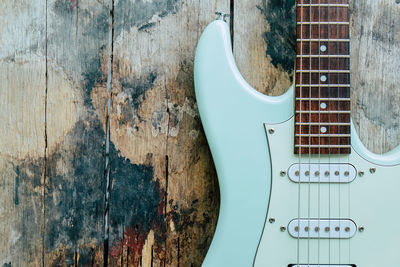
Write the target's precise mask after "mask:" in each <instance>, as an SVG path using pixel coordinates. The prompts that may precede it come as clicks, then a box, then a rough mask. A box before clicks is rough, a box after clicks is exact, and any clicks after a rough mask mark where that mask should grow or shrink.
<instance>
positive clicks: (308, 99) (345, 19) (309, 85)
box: [294, 0, 351, 155]
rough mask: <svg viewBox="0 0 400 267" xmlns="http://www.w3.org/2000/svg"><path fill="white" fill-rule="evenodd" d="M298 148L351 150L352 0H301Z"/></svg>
mask: <svg viewBox="0 0 400 267" xmlns="http://www.w3.org/2000/svg"><path fill="white" fill-rule="evenodd" d="M295 91H296V92H295V96H296V101H295V103H296V105H295V108H296V110H295V123H296V125H295V142H294V143H295V149H294V152H295V153H296V154H307V155H308V154H349V153H350V151H351V149H350V145H351V143H350V140H351V139H350V39H349V0H297V58H296V90H295Z"/></svg>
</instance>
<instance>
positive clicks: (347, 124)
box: [296, 122, 351, 126]
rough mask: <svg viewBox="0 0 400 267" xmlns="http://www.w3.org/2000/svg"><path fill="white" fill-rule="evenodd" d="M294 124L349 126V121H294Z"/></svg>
mask: <svg viewBox="0 0 400 267" xmlns="http://www.w3.org/2000/svg"><path fill="white" fill-rule="evenodd" d="M296 125H300V126H302V125H306V126H315V125H320V126H325V125H326V126H350V125H351V123H350V122H296Z"/></svg>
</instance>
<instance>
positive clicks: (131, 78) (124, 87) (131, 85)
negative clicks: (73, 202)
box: [109, 0, 227, 266]
mask: <svg viewBox="0 0 400 267" xmlns="http://www.w3.org/2000/svg"><path fill="white" fill-rule="evenodd" d="M216 5H217V3H216V1H214V0H209V1H202V2H201V3H200V2H198V1H185V2H181V1H153V2H151V1H150V2H135V3H131V2H130V1H119V2H118V3H117V4H116V6H115V8H114V29H115V32H114V51H113V55H114V56H113V77H112V79H113V83H112V92H111V99H112V107H111V110H110V121H111V123H110V126H111V128H110V129H111V133H110V136H111V142H112V144H113V150H112V152H111V155H110V156H111V157H112V161H111V174H112V175H111V177H112V178H111V179H112V182H111V184H112V187H111V192H110V240H109V245H110V263H111V265H113V266H117V265H119V264H123V265H125V264H128V265H132V266H140V265H143V266H200V264H201V262H202V258H203V257H204V255H205V253H206V251H207V248H208V245H209V243H210V241H211V234H210V233H212V232H213V230H214V227H215V224H216V219H217V216H216V215H217V213H216V212H217V210H218V189H217V186H216V176H215V173H214V167H213V164H212V160H211V159H210V155H209V150H208V146H207V143H206V141H205V138H204V134H203V133H202V130H201V124H200V120H199V115H198V111H197V107H196V103H195V97H194V90H193V59H194V51H195V50H194V48H195V46H196V43H197V41H198V38H199V37H200V34H201V32H202V30H203V29H204V27H205V26H206V25H207V23H208V22H210V21H211V20H212V19H213V18H214V13H215V11H216V7H217V6H216ZM223 7H224V4H221V3H220V4H219V6H218V8H219V9H220V8H223ZM226 7H227V2H226V1H225V8H224V9H225V10H226Z"/></svg>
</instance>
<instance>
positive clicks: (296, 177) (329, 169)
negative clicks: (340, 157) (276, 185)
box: [288, 163, 357, 183]
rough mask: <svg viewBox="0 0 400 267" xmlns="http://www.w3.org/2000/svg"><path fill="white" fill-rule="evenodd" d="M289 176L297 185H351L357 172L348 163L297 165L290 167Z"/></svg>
mask: <svg viewBox="0 0 400 267" xmlns="http://www.w3.org/2000/svg"><path fill="white" fill-rule="evenodd" d="M288 176H289V179H290V180H291V181H293V182H295V183H350V182H352V181H353V180H354V179H355V178H356V176H357V170H356V168H355V167H354V166H353V165H351V164H348V163H342V164H341V163H335V164H333V163H296V164H293V165H291V166H290V167H289V170H288Z"/></svg>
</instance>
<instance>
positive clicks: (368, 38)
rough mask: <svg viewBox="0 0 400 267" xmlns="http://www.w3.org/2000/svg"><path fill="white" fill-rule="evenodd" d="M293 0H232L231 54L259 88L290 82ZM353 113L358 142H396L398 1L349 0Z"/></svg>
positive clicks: (281, 88) (382, 147)
mask: <svg viewBox="0 0 400 267" xmlns="http://www.w3.org/2000/svg"><path fill="white" fill-rule="evenodd" d="M294 3H295V1H294V0H293V1H268V0H258V1H255V2H252V1H235V12H234V14H235V16H234V29H235V31H234V55H235V59H236V62H237V64H238V68H239V69H240V71H241V72H242V74H243V76H244V78H245V79H247V81H248V82H249V83H250V84H251V85H253V86H254V87H255V88H256V89H257V90H259V91H260V92H263V93H267V94H269V95H280V94H282V93H283V92H285V91H286V90H287V89H288V88H289V86H290V85H291V84H292V77H293V72H292V70H293V69H294V55H295V54H294V44H295V35H294V34H295V32H294V31H295V16H294V11H295V7H294ZM350 6H351V7H352V8H351V13H352V14H351V16H352V21H351V34H350V35H351V85H352V119H353V122H354V123H355V126H356V129H357V132H358V134H359V135H360V138H361V140H362V142H363V143H364V144H365V145H366V147H367V148H369V149H371V150H372V151H374V152H376V153H383V152H386V151H389V150H390V149H392V148H394V147H395V146H396V145H398V144H399V143H400V124H399V120H398V117H399V115H400V105H398V103H399V101H400V88H399V86H398V83H399V81H400V80H399V76H398V75H397V73H396V72H395V71H393V70H396V69H399V67H400V61H398V60H397V58H398V55H399V54H400V47H399V46H398V43H399V40H400V35H399V34H398V33H399V32H400V31H399V27H400V26H399V25H398V23H396V21H398V20H399V18H400V11H399V8H398V3H396V1H385V0H379V1H372V0H364V1H351V2H350Z"/></svg>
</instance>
